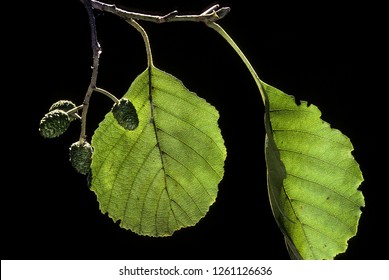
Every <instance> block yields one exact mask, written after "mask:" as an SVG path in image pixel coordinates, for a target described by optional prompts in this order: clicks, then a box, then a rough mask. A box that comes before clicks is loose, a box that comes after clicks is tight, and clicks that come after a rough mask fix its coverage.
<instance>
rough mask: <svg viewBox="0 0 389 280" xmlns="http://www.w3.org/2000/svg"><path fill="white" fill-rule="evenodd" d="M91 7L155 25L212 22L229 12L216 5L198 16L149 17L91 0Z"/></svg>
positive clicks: (225, 8)
mask: <svg viewBox="0 0 389 280" xmlns="http://www.w3.org/2000/svg"><path fill="white" fill-rule="evenodd" d="M91 3H92V7H93V8H94V9H96V10H100V11H105V12H109V13H112V14H115V15H117V16H119V17H121V18H123V19H125V20H129V19H135V20H143V21H151V22H155V23H165V22H174V21H194V22H214V21H217V20H219V19H222V18H223V17H225V16H226V15H227V14H228V13H229V12H230V8H229V7H220V6H219V5H218V4H216V5H214V6H212V7H210V8H208V9H206V10H205V11H204V12H202V13H201V14H199V15H179V14H178V11H172V12H170V13H168V14H166V15H163V16H158V15H150V14H143V13H135V12H130V11H126V10H124V9H120V8H118V7H116V5H114V4H106V3H103V2H100V1H96V0H91Z"/></svg>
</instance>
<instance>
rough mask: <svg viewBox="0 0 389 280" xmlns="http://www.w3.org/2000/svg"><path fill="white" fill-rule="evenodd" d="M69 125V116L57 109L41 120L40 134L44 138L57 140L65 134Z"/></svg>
mask: <svg viewBox="0 0 389 280" xmlns="http://www.w3.org/2000/svg"><path fill="white" fill-rule="evenodd" d="M69 125H70V118H69V115H68V114H67V113H66V112H65V111H62V110H58V109H55V110H53V111H51V112H48V113H47V114H45V116H44V117H43V118H42V119H41V121H40V123H39V132H40V134H41V135H42V136H43V137H44V138H55V137H58V136H60V135H61V134H63V133H64V132H65V131H66V130H67V129H68V127H69Z"/></svg>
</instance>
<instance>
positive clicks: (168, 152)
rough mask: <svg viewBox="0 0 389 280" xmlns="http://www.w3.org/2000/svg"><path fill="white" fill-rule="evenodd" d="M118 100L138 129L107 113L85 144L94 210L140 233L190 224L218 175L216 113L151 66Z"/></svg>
mask: <svg viewBox="0 0 389 280" xmlns="http://www.w3.org/2000/svg"><path fill="white" fill-rule="evenodd" d="M124 97H125V98H127V99H129V100H131V102H132V103H133V105H134V106H135V108H136V111H137V113H138V117H139V126H138V127H137V128H136V129H135V130H134V131H128V130H125V129H124V128H123V127H121V126H120V125H119V124H118V122H117V121H116V119H115V118H114V117H113V114H112V113H111V112H109V113H108V114H107V115H106V117H105V119H104V120H103V121H102V122H101V123H100V124H99V127H98V128H97V130H96V131H95V134H94V136H93V139H92V146H93V148H94V154H93V159H92V166H91V169H92V186H91V189H92V190H93V191H94V192H95V193H96V195H97V199H98V201H99V204H100V210H101V211H102V212H103V213H108V215H109V216H110V217H111V218H112V219H113V220H114V221H120V226H121V227H123V228H126V229H130V230H132V231H134V232H136V233H138V234H140V235H149V236H169V235H172V234H173V233H174V232H175V231H176V230H178V229H180V228H183V227H188V226H193V225H195V224H196V223H197V222H198V221H199V220H200V219H201V218H202V217H204V216H205V215H206V213H207V212H208V210H209V207H210V206H211V205H212V204H213V203H214V201H215V199H216V196H217V192H218V184H219V182H220V181H221V180H222V177H223V175H224V161H225V158H226V149H225V146H224V140H223V138H222V135H221V132H220V129H219V127H218V124H217V122H218V119H219V113H218V112H217V110H216V109H215V108H214V107H213V106H211V105H210V104H209V103H207V102H206V101H205V100H204V99H202V98H200V97H198V96H197V95H196V94H194V93H192V92H190V91H189V90H188V89H187V88H185V87H184V85H183V84H182V82H181V81H179V80H178V79H176V78H175V77H173V76H171V75H170V74H167V73H165V72H163V71H161V70H159V69H157V68H155V67H154V66H150V67H149V68H148V69H146V71H144V72H143V73H142V74H141V75H139V76H138V77H137V78H136V79H135V81H134V82H133V83H132V85H131V87H130V89H129V90H128V92H127V93H126V94H125V95H124Z"/></svg>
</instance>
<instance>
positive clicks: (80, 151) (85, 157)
mask: <svg viewBox="0 0 389 280" xmlns="http://www.w3.org/2000/svg"><path fill="white" fill-rule="evenodd" d="M92 154H93V148H92V146H91V145H90V144H89V143H88V142H86V141H84V142H83V143H81V142H80V141H77V142H75V143H73V144H72V145H71V146H70V148H69V160H70V163H71V164H72V166H73V167H74V169H76V171H77V172H78V173H81V174H84V175H86V174H88V173H89V170H90V165H91V163H92Z"/></svg>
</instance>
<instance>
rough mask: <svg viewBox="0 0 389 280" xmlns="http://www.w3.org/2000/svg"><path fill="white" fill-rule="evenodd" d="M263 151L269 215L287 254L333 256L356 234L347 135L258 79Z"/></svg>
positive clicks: (356, 181)
mask: <svg viewBox="0 0 389 280" xmlns="http://www.w3.org/2000/svg"><path fill="white" fill-rule="evenodd" d="M263 86H264V90H265V93H266V96H267V100H266V104H265V107H266V108H265V109H266V115H265V128H266V136H267V137H266V142H265V155H266V163H267V166H268V192H269V198H270V202H271V205H272V210H273V214H274V216H275V219H276V221H277V224H278V226H279V227H280V229H281V231H282V233H283V234H284V236H285V240H286V244H287V248H288V251H289V253H290V255H291V257H292V258H303V259H333V258H334V257H335V256H336V255H338V254H339V253H342V252H344V251H345V250H346V249H347V241H348V240H349V239H350V238H351V237H352V236H354V235H355V234H356V231H357V226H358V221H359V217H360V215H361V210H360V208H361V207H363V206H364V198H363V195H362V193H361V192H360V191H358V190H357V189H358V187H359V185H360V184H361V183H362V181H363V176H362V173H361V171H360V169H359V165H358V163H357V162H356V161H355V160H354V158H353V156H352V154H351V152H352V150H353V146H352V144H351V141H350V140H349V138H347V137H346V136H345V135H343V134H342V133H341V132H340V131H339V130H336V129H333V128H331V127H330V125H329V124H328V123H326V122H324V121H323V120H322V119H321V118H320V116H321V112H320V110H319V109H318V108H317V107H316V106H314V105H308V104H307V102H304V101H303V102H301V104H300V105H297V104H296V102H295V100H294V98H293V97H292V96H289V95H286V94H285V93H283V92H282V91H280V90H278V89H276V88H274V87H272V86H270V85H267V84H265V83H263Z"/></svg>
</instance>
